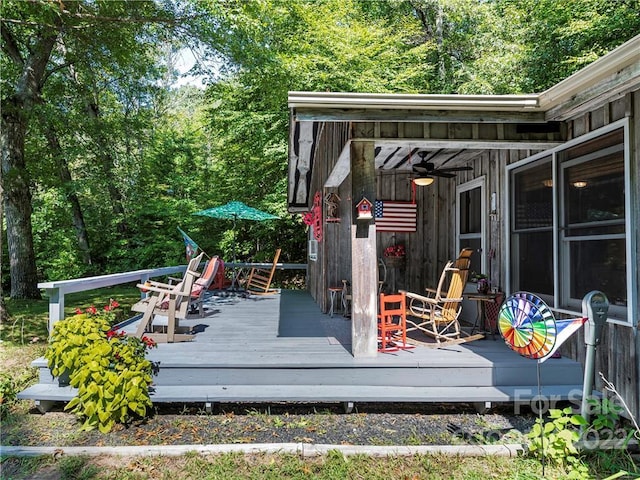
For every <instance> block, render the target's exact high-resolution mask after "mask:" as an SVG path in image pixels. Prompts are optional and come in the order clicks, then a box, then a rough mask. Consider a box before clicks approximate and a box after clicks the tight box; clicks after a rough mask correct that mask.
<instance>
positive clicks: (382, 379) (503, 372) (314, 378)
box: [32, 359, 582, 388]
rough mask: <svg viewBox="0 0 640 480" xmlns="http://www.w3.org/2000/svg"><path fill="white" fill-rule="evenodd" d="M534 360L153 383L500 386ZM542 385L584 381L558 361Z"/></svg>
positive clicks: (256, 368) (527, 373) (235, 372)
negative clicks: (523, 362)
mask: <svg viewBox="0 0 640 480" xmlns="http://www.w3.org/2000/svg"><path fill="white" fill-rule="evenodd" d="M32 366H34V367H36V368H39V372H40V383H43V384H54V385H57V380H56V379H55V378H53V377H52V375H51V372H50V370H49V368H48V367H47V366H46V361H45V360H44V359H38V360H36V361H34V362H33V363H32ZM536 373H537V372H536V365H535V362H529V363H525V364H522V363H515V362H509V361H507V360H504V361H496V362H493V363H490V362H481V361H477V362H476V365H464V366H460V364H459V363H458V364H456V363H455V359H453V360H452V363H449V364H447V363H445V362H440V363H432V364H429V363H427V362H424V363H420V362H414V363H409V364H406V365H405V364H402V365H393V364H387V365H380V364H378V366H377V367H375V368H373V367H369V366H367V365H360V366H359V367H354V366H353V365H348V364H347V365H341V364H335V365H333V364H330V363H325V364H324V365H322V364H320V363H317V364H311V363H306V364H300V363H293V362H290V363H288V364H287V363H285V362H282V363H278V364H268V363H265V364H255V363H254V364H248V363H245V364H241V363H232V364H206V363H203V364H200V365H184V364H172V363H168V362H161V363H160V368H159V370H158V372H157V373H156V374H155V375H154V377H153V381H154V383H155V384H156V385H162V386H175V387H184V388H189V387H190V386H191V385H202V386H205V387H214V386H216V385H225V386H230V385H259V386H261V388H263V387H266V386H274V385H275V386H278V385H282V386H285V385H288V386H295V385H340V386H341V387H348V386H352V387H356V388H357V387H358V386H380V387H385V386H387V387H393V388H398V387H405V386H411V387H424V388H432V387H436V388H458V387H475V388H482V387H497V388H501V387H503V386H507V385H508V386H516V387H518V386H519V385H524V386H526V385H530V384H532V383H535V382H536ZM541 381H542V384H543V385H559V384H562V383H563V382H567V383H569V384H576V383H578V382H580V381H582V368H581V366H580V364H579V363H577V362H572V361H565V360H564V359H561V360H558V361H557V362H556V363H555V364H554V365H553V368H545V369H543V370H542V372H541Z"/></svg>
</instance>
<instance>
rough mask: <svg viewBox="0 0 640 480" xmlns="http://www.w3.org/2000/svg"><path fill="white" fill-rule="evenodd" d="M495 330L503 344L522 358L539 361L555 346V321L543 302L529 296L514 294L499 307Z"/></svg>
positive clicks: (520, 293) (529, 294) (526, 294)
mask: <svg viewBox="0 0 640 480" xmlns="http://www.w3.org/2000/svg"><path fill="white" fill-rule="evenodd" d="M498 328H499V330H500V335H502V338H504V341H505V343H506V344H507V345H508V346H509V348H511V349H512V350H513V351H515V352H517V353H519V354H520V355H522V356H523V357H527V358H533V359H540V358H543V357H545V356H546V355H548V354H549V353H550V352H551V350H552V349H553V346H554V344H555V342H556V321H555V318H554V316H553V313H552V312H551V310H550V309H549V307H548V306H547V304H546V303H544V301H543V300H542V299H541V298H539V297H537V296H536V295H534V294H532V293H527V292H516V293H514V294H513V295H511V296H510V297H509V298H507V300H506V301H505V302H504V303H503V304H502V307H501V308H500V312H499V315H498Z"/></svg>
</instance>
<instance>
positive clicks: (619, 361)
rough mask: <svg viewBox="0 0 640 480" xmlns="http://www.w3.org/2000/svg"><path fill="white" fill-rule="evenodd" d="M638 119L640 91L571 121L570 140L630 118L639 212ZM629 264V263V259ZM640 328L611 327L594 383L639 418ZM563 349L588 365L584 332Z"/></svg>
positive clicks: (638, 248)
mask: <svg viewBox="0 0 640 480" xmlns="http://www.w3.org/2000/svg"><path fill="white" fill-rule="evenodd" d="M634 112H635V116H634V114H633V113H634ZM560 114H561V112H560ZM638 115H640V90H635V91H634V92H631V93H627V94H625V95H624V96H622V97H620V98H616V99H614V100H612V101H610V102H608V103H605V104H603V105H597V106H594V107H593V109H592V110H589V111H587V112H586V113H584V114H581V115H579V116H576V117H575V118H570V119H568V120H567V127H568V132H569V134H570V136H569V139H573V138H576V137H579V136H581V135H584V134H587V133H589V132H592V131H594V130H597V129H598V128H601V127H604V126H606V125H608V124H610V123H613V122H615V121H617V120H620V119H622V118H625V117H629V119H630V128H629V131H630V135H631V142H630V146H631V151H630V154H631V162H630V163H631V171H630V172H627V174H628V175H631V179H632V182H631V185H632V189H633V190H632V192H630V194H631V195H633V197H632V199H635V204H636V208H638V207H637V205H638V199H640V119H638ZM637 214H638V211H637V210H636V215H637ZM636 221H637V220H636ZM636 227H637V225H636ZM627 233H628V235H634V234H635V235H636V237H635V238H633V240H632V242H633V244H634V246H635V252H636V259H640V232H638V231H637V230H636V231H635V232H627ZM627 261H628V262H629V259H627ZM628 268H634V266H633V265H630V264H628ZM639 271H640V269H639V268H638V266H637V265H635V268H634V275H635V276H636V285H640V273H639ZM629 300H630V301H631V300H632V299H629ZM639 325H640V318H636V319H635V326H628V325H620V324H615V323H607V325H606V327H605V328H604V329H603V336H602V340H601V343H600V345H599V346H598V350H597V353H596V368H595V371H596V378H595V383H594V385H595V388H596V389H598V390H602V388H603V384H602V381H601V379H600V376H599V375H598V372H602V374H603V375H604V376H605V378H606V379H607V380H608V381H610V382H611V383H613V384H614V385H615V387H616V389H617V390H618V391H619V392H620V394H621V395H622V396H623V398H624V400H625V402H626V403H627V405H628V406H629V408H630V409H631V410H632V412H635V414H636V415H638V414H640V335H638V328H639ZM563 348H564V349H565V350H566V352H567V353H568V354H569V355H570V356H571V358H574V359H576V360H579V361H580V362H582V363H584V357H585V348H584V332H583V331H580V332H579V334H578V335H575V336H573V337H572V338H571V339H570V340H569V341H568V342H567V345H566V347H563Z"/></svg>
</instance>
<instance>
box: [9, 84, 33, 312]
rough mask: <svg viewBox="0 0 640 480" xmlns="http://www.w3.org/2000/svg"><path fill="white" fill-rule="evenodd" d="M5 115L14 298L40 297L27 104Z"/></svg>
mask: <svg viewBox="0 0 640 480" xmlns="http://www.w3.org/2000/svg"><path fill="white" fill-rule="evenodd" d="M16 100H17V99H16V98H15V97H14V102H12V103H13V104H12V105H11V106H10V107H9V108H6V107H7V106H8V105H7V104H5V108H3V112H2V187H3V197H4V198H3V200H4V204H5V212H6V219H7V245H8V248H9V268H10V272H11V298H36V299H38V298H40V290H38V275H37V271H36V257H35V251H34V249H33V230H32V227H31V190H30V189H29V180H28V175H27V169H26V165H25V160H24V137H25V132H26V131H27V120H26V118H25V116H24V114H23V113H22V111H21V110H22V105H20V104H21V103H22V104H23V102H19V101H16Z"/></svg>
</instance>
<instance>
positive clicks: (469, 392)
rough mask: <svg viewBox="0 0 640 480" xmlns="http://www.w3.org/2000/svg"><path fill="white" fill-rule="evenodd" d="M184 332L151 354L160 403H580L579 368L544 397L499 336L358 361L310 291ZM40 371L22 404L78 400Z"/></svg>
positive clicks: (253, 302)
mask: <svg viewBox="0 0 640 480" xmlns="http://www.w3.org/2000/svg"><path fill="white" fill-rule="evenodd" d="M180 325H181V326H187V327H190V328H191V329H193V330H194V331H196V332H197V334H196V336H195V340H194V341H191V342H183V343H172V344H160V345H159V346H158V348H157V349H154V350H152V351H151V352H150V353H149V359H150V360H152V361H154V362H157V363H158V364H159V371H158V374H157V375H156V376H155V377H154V392H153V394H152V400H153V401H154V402H185V403H189V402H204V403H205V404H206V405H207V406H208V407H210V406H211V404H213V403H216V402H309V403H315V402H318V403H324V402H344V403H345V404H349V405H351V404H352V402H452V403H455V402H464V403H475V404H476V405H477V406H478V407H479V408H484V407H488V406H490V404H491V403H496V402H499V403H503V402H514V403H518V404H528V403H529V402H530V401H531V400H532V399H533V398H534V397H537V396H538V394H541V395H542V396H543V397H544V398H545V399H546V400H548V401H551V402H553V401H558V400H567V399H569V400H576V401H577V400H578V399H579V398H581V395H582V367H581V365H580V364H579V363H578V362H575V361H573V360H570V359H567V358H560V359H550V360H549V361H547V362H545V363H544V364H542V365H541V369H540V373H541V380H542V387H541V390H540V391H539V390H538V386H537V368H536V365H537V363H536V362H535V361H533V360H528V359H526V358H523V357H520V356H519V355H517V354H516V353H514V352H512V351H511V350H509V348H508V347H507V346H506V345H505V344H504V342H503V341H502V340H501V339H500V338H498V337H496V339H495V340H492V339H482V340H476V341H474V342H470V343H466V344H461V345H450V346H446V347H441V348H435V347H430V346H424V345H418V346H416V348H414V349H411V350H405V351H399V352H394V353H385V354H378V355H377V356H376V357H373V358H364V359H361V358H358V359H356V358H354V357H353V356H352V355H351V322H350V320H349V319H346V318H344V317H342V316H340V315H335V316H334V317H330V316H329V315H327V314H323V313H322V312H321V311H320V309H319V307H318V305H316V304H315V302H314V301H313V299H312V298H311V296H310V295H309V294H308V292H305V291H289V290H287V291H282V292H281V293H280V294H276V295H270V296H262V297H256V296H251V297H250V298H243V297H240V296H211V297H210V298H209V301H208V302H207V310H206V312H205V316H204V317H203V318H200V317H197V316H195V317H194V318H191V319H188V320H186V321H181V323H180ZM135 326H136V324H135V322H134V323H130V324H129V325H127V326H126V327H125V329H126V330H130V331H133V330H135ZM421 340H424V338H423V339H421ZM34 365H35V366H36V367H39V368H40V383H39V384H37V385H35V386H33V387H30V388H29V389H27V390H25V391H24V392H21V393H20V395H19V397H20V398H31V399H34V400H36V402H37V404H38V405H39V406H40V407H41V409H44V408H46V407H47V406H49V405H50V403H51V402H54V401H68V400H70V399H71V398H72V397H73V396H74V394H75V392H74V389H72V388H70V387H59V386H58V384H57V381H56V379H54V378H52V377H51V374H50V372H49V370H48V368H47V366H46V362H45V361H44V359H38V360H36V361H35V362H34Z"/></svg>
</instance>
